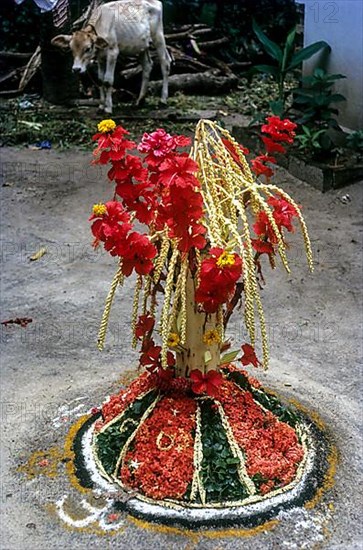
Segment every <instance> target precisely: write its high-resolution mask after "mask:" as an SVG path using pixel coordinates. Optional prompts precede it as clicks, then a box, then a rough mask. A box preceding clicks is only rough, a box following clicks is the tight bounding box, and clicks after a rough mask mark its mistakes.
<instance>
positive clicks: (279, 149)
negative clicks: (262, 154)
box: [261, 136, 286, 154]
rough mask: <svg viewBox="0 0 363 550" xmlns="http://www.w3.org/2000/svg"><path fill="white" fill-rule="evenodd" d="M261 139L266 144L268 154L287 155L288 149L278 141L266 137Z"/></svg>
mask: <svg viewBox="0 0 363 550" xmlns="http://www.w3.org/2000/svg"><path fill="white" fill-rule="evenodd" d="M261 139H262V141H263V142H264V144H265V147H266V151H267V152H268V153H282V154H284V153H286V149H285V147H284V146H283V145H281V143H276V141H274V140H273V139H271V138H268V137H265V136H263V137H262V138H261Z"/></svg>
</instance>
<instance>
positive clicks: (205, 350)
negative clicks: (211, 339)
mask: <svg viewBox="0 0 363 550" xmlns="http://www.w3.org/2000/svg"><path fill="white" fill-rule="evenodd" d="M194 294H195V284H194V279H193V276H192V274H191V273H190V271H188V279H187V311H186V313H187V325H186V340H185V344H183V348H184V349H183V351H182V352H178V353H177V354H176V371H177V376H185V377H187V376H189V374H190V373H191V371H192V370H194V369H198V370H200V371H201V372H203V373H204V374H205V373H206V372H208V371H210V370H217V369H218V367H219V363H220V343H215V344H212V345H207V344H206V343H205V342H204V341H203V337H204V335H205V333H206V332H207V331H210V330H217V315H216V314H215V313H213V314H206V313H200V312H198V309H197V304H196V303H195V300H194Z"/></svg>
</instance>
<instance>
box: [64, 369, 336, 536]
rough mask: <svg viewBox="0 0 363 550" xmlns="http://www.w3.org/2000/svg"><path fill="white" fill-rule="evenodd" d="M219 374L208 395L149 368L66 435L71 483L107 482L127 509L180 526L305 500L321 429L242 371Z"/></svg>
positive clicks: (222, 521)
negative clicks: (72, 433)
mask: <svg viewBox="0 0 363 550" xmlns="http://www.w3.org/2000/svg"><path fill="white" fill-rule="evenodd" d="M222 372H223V382H222V383H221V384H220V385H219V386H218V388H215V392H214V395H213V397H210V396H207V395H199V396H197V395H195V394H193V393H192V392H191V390H190V388H189V387H187V385H185V387H184V388H181V385H182V383H184V384H185V382H184V381H185V379H178V378H174V379H172V380H173V383H170V381H169V383H168V384H167V385H166V384H165V382H164V383H162V384H161V385H160V379H159V378H158V377H157V376H156V375H153V374H150V373H145V374H143V375H141V376H139V377H138V378H137V379H136V380H135V381H134V382H133V383H132V384H131V385H130V386H129V387H128V388H127V389H126V390H124V391H122V392H120V393H119V394H118V395H115V396H112V397H111V398H110V399H109V400H108V401H107V402H106V403H105V404H104V405H103V406H102V410H101V413H99V412H98V413H97V414H96V415H93V416H92V417H91V418H90V419H89V420H88V421H87V422H86V423H85V424H84V425H83V427H82V428H81V429H80V431H79V432H78V434H77V436H76V438H75V440H74V452H75V469H76V473H77V476H78V478H79V479H80V481H81V483H82V484H83V485H84V486H87V487H89V488H93V489H97V488H99V489H101V490H103V491H104V490H106V491H107V492H109V493H112V491H115V488H117V490H118V493H119V495H122V497H121V498H120V499H119V501H118V502H117V506H118V508H120V509H123V510H126V511H128V512H129V513H131V514H132V515H134V516H136V517H139V518H143V519H147V520H151V521H158V522H161V523H164V524H169V525H179V526H180V525H182V526H188V527H198V526H202V525H204V526H207V525H209V526H211V525H213V526H218V525H221V526H222V525H223V526H225V525H235V524H239V525H243V526H246V527H253V526H256V525H259V524H261V523H263V522H265V521H266V520H268V519H271V518H272V517H274V516H276V515H277V513H278V511H279V510H280V509H281V508H283V507H287V506H289V507H290V506H291V505H292V504H293V505H302V504H303V503H304V502H305V501H307V500H310V499H311V498H312V496H313V495H314V492H315V491H316V490H317V487H318V486H319V483H320V481H321V480H322V478H323V477H324V472H325V470H326V468H327V464H328V443H327V441H326V439H325V436H324V434H323V433H322V432H321V431H320V430H319V428H318V427H317V426H315V425H314V423H312V422H311V420H310V419H307V418H306V417H304V415H302V413H300V412H296V411H293V410H292V409H290V408H287V407H286V406H285V405H283V404H282V403H281V402H280V401H279V400H278V399H277V398H276V396H274V395H272V394H270V393H268V392H266V391H264V390H263V389H262V388H261V387H260V384H259V383H258V382H257V381H256V380H254V379H252V378H251V377H249V376H248V374H247V373H246V372H244V371H241V370H239V369H237V368H236V367H234V366H232V365H228V366H225V367H224V368H223V369H222ZM177 386H178V388H177ZM176 390H177V391H176ZM181 390H183V391H181ZM116 494H117V492H116ZM117 500H118V499H117V496H116V501H117Z"/></svg>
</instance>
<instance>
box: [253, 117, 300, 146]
mask: <svg viewBox="0 0 363 550" xmlns="http://www.w3.org/2000/svg"><path fill="white" fill-rule="evenodd" d="M266 120H267V122H268V124H264V125H263V126H262V127H261V132H264V133H265V134H269V135H270V137H271V138H272V139H273V140H274V141H285V142H286V143H292V142H293V141H294V137H295V132H294V130H295V128H296V127H297V125H296V124H295V123H294V122H291V120H289V119H288V118H285V119H284V120H281V119H280V117H278V116H270V117H267V118H266Z"/></svg>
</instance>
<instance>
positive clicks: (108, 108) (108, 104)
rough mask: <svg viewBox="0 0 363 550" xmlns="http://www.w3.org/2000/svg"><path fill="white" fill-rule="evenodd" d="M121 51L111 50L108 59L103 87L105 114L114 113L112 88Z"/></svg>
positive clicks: (108, 51) (108, 52)
mask: <svg viewBox="0 0 363 550" xmlns="http://www.w3.org/2000/svg"><path fill="white" fill-rule="evenodd" d="M118 52H119V50H118V49H117V48H109V49H108V50H107V57H106V71H105V74H104V77H103V85H104V89H105V96H106V97H105V112H106V113H110V114H111V113H112V86H113V81H114V76H115V67H116V61H117V56H118Z"/></svg>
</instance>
